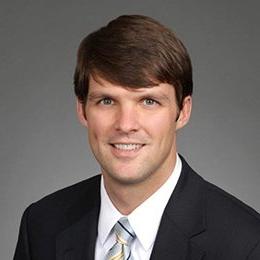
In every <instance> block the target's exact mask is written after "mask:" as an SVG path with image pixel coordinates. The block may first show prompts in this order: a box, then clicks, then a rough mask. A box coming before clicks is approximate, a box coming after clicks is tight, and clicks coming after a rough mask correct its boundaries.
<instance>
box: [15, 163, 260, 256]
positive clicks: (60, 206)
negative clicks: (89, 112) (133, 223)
mask: <svg viewBox="0 0 260 260" xmlns="http://www.w3.org/2000/svg"><path fill="white" fill-rule="evenodd" d="M182 163H183V168H182V173H181V176H180V179H179V181H178V183H177V186H176V188H175V190H174V192H173V194H172V196H171V198H170V200H169V202H168V204H167V206H166V209H165V211H164V214H163V217H162V220H161V224H160V227H159V231H158V234H157V237H156V241H155V244H154V248H153V251H152V255H151V259H152V260H161V259H163V260H184V259H185V260H202V259H203V260H246V259H247V260H260V242H259V241H260V217H259V215H258V213H257V212H255V211H254V210H253V209H251V208H249V207H248V206H246V205H245V204H243V203H242V202H240V201H239V200H237V199H236V198H234V197H233V196H231V195H229V194H227V193H226V192H224V191H222V190H221V189H219V188H217V187H216V186H214V185H212V184H210V183H208V182H206V181H205V180H203V179H202V178H201V177H200V176H199V175H197V174H196V173H195V172H194V171H193V170H192V169H191V168H190V167H189V166H188V164H187V163H186V162H185V161H184V159H183V158H182ZM99 188H100V176H95V177H92V178H90V179H88V180H85V181H83V182H80V183H78V184H75V185H73V186H71V187H68V188H65V189H63V190H60V191H58V192H56V193H54V194H51V195H49V196H47V197H45V198H43V199H42V200H40V201H39V202H37V203H34V204H32V205H31V206H30V207H29V208H27V210H26V211H25V213H24V215H23V218H22V222H21V227H20V233H19V239H18V243H17V248H16V252H15V256H14V260H54V259H56V260H92V259H94V251H95V241H96V237H97V224H98V216H99V206H100V194H99V190H100V189H99ZM151 217H152V216H151Z"/></svg>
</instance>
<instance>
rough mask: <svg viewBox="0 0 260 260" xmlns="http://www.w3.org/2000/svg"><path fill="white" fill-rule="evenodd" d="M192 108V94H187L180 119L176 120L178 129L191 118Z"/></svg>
mask: <svg viewBox="0 0 260 260" xmlns="http://www.w3.org/2000/svg"><path fill="white" fill-rule="evenodd" d="M191 109H192V98H191V96H187V97H185V98H184V100H183V102H182V109H181V111H180V114H179V117H178V120H177V122H176V129H180V128H182V127H184V126H185V125H186V124H187V123H188V122H189V119H190V116H191Z"/></svg>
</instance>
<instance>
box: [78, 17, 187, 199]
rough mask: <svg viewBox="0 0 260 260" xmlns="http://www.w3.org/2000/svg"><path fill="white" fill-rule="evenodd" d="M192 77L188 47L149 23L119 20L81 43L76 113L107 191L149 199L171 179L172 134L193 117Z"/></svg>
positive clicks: (167, 31)
mask: <svg viewBox="0 0 260 260" xmlns="http://www.w3.org/2000/svg"><path fill="white" fill-rule="evenodd" d="M191 74H192V73H191V63H190V59H189V56H188V54H187V51H186V49H185V47H184V46H183V45H182V43H181V42H180V41H179V40H178V39H177V38H176V36H175V35H174V34H173V33H172V32H171V31H170V30H169V29H167V28H165V27H164V26H162V25H160V24H159V23H158V22H156V21H154V20H152V19H151V18H147V17H144V16H121V17H119V18H117V19H116V20H113V21H112V22H110V23H109V24H108V25H107V26H106V27H104V28H101V29H100V30H98V31H97V32H94V33H92V34H90V35H89V36H87V37H86V38H85V39H84V40H83V42H82V43H81V45H80V48H79V52H78V63H77V68H76V72H75V91H76V95H77V97H78V100H77V112H78V117H79V119H80V122H81V123H82V124H83V125H84V126H85V127H87V128H88V139H89V143H90V146H91V149H92V152H93V154H94V155H95V157H96V159H97V161H98V162H99V164H100V166H101V170H102V174H103V176H104V181H105V185H106V188H107V189H108V190H109V189H110V191H111V190H118V187H121V188H122V187H126V185H127V186H128V187H138V189H139V191H140V190H142V191H143V192H144V193H145V195H144V196H145V197H147V196H148V195H149V194H152V193H153V192H154V191H155V190H156V189H158V187H160V185H162V183H163V182H164V181H165V180H166V179H167V178H168V177H169V175H170V173H171V172H172V170H173V167H174V165H175V160H176V131H177V130H178V129H180V128H182V127H183V126H185V125H186V123H187V122H188V121H189V118H190V114H191V107H192V100H191V93H192V75H191ZM115 186H117V188H116V189H115ZM113 187H114V188H113Z"/></svg>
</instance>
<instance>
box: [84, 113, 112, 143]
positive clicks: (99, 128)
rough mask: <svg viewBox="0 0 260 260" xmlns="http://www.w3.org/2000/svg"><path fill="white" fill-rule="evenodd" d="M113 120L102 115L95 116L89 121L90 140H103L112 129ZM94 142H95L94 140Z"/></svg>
mask: <svg viewBox="0 0 260 260" xmlns="http://www.w3.org/2000/svg"><path fill="white" fill-rule="evenodd" d="M111 122H112V120H110V119H109V118H107V117H105V116H104V115H100V114H98V115H97V114H93V115H91V116H90V117H89V119H88V131H89V137H90V139H95V140H97V139H99V140H100V139H103V138H104V137H106V136H107V135H108V134H109V132H110V129H111V126H112V123H111ZM92 141H93V140H92Z"/></svg>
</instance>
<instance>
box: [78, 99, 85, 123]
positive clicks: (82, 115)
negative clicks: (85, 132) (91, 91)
mask: <svg viewBox="0 0 260 260" xmlns="http://www.w3.org/2000/svg"><path fill="white" fill-rule="evenodd" d="M76 106H77V115H78V119H79V122H80V123H81V124H82V125H83V126H85V127H88V121H87V117H86V113H85V105H84V104H83V103H82V102H80V101H79V100H78V99H77V104H76Z"/></svg>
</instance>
